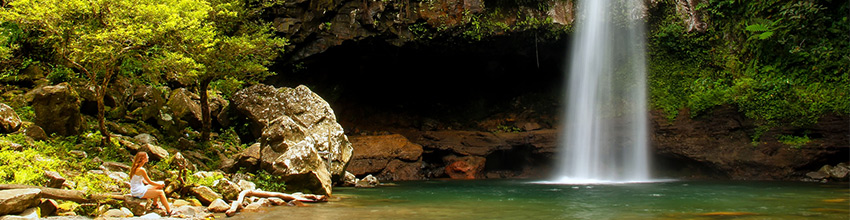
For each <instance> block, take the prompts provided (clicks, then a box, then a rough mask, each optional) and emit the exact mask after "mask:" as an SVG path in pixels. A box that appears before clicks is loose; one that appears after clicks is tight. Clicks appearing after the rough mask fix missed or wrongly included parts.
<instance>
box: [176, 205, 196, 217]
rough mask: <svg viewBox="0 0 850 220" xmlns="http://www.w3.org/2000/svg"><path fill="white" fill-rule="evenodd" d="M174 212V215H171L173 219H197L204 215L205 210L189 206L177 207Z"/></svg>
mask: <svg viewBox="0 0 850 220" xmlns="http://www.w3.org/2000/svg"><path fill="white" fill-rule="evenodd" d="M172 212H174V214H173V215H171V216H172V217H177V218H192V217H195V216H197V215H200V214H202V213H203V212H204V208H202V207H195V206H188V205H187V206H180V207H176V208H174V209H173V210H172Z"/></svg>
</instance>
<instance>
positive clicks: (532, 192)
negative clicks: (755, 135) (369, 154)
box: [233, 180, 850, 219]
mask: <svg viewBox="0 0 850 220" xmlns="http://www.w3.org/2000/svg"><path fill="white" fill-rule="evenodd" d="M848 200H850V186H848V185H847V184H821V183H801V182H688V181H675V182H658V183H633V184H614V185H546V184H534V183H531V182H530V181H523V180H474V181H448V180H446V181H441V180H436V181H433V180H432V181H414V182H399V183H396V184H395V185H392V186H381V187H378V188H372V189H364V188H335V189H334V199H332V200H331V201H330V202H328V203H320V204H311V206H310V207H272V208H267V209H266V210H265V211H263V212H260V213H240V214H239V215H237V216H235V217H234V218H233V219H283V218H286V219H350V218H354V219H367V218H368V219H850V202H848Z"/></svg>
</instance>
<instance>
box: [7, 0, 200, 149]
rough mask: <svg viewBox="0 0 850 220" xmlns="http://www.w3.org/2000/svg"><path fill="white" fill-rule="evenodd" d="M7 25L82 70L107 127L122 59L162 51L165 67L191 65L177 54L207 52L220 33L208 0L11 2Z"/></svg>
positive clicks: (106, 140)
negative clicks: (109, 98)
mask: <svg viewBox="0 0 850 220" xmlns="http://www.w3.org/2000/svg"><path fill="white" fill-rule="evenodd" d="M4 3H6V5H5V7H4V8H2V11H0V18H2V20H3V21H8V22H13V23H15V24H17V25H18V26H19V27H20V28H22V29H24V30H26V31H31V32H37V33H39V35H37V36H38V41H39V42H40V43H41V44H43V45H44V46H48V47H50V48H53V50H55V52H56V54H57V55H58V56H59V58H60V59H63V60H65V61H66V62H65V63H66V65H68V66H70V67H72V68H74V69H76V70H77V71H79V72H82V73H83V74H84V75H85V76H86V77H87V85H88V86H90V87H93V88H94V90H95V94H96V99H97V100H96V101H97V111H98V116H97V118H98V121H99V123H98V126H99V129H100V131H101V134H103V137H104V138H103V144H106V143H109V136H110V135H109V132H108V130H107V128H106V126H105V123H104V120H105V119H104V103H103V99H104V94H105V91H106V89H107V88H108V87H109V83H110V81H111V80H112V77H113V76H115V74H116V73H118V72H119V71H120V67H121V65H120V64H121V63H122V60H125V59H131V58H138V57H144V56H149V53H162V54H166V55H165V56H160V57H161V58H160V59H159V61H160V63H162V64H166V65H176V64H183V63H186V62H185V59H183V57H181V56H175V54H177V53H173V52H171V51H173V50H188V49H192V48H207V47H208V46H209V45H211V44H212V43H213V42H211V39H212V36H213V35H214V29H213V27H212V26H211V25H208V24H207V23H206V22H207V16H208V15H209V12H210V11H211V10H212V8H211V7H210V6H209V4H208V3H207V2H205V1H202V0H41V1H32V0H9V1H5V2H4Z"/></svg>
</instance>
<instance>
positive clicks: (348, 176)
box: [340, 171, 357, 187]
mask: <svg viewBox="0 0 850 220" xmlns="http://www.w3.org/2000/svg"><path fill="white" fill-rule="evenodd" d="M355 184H357V177H355V176H354V174H352V173H350V172H348V171H345V176H344V177H342V181H340V186H347V187H352V186H354V185H355Z"/></svg>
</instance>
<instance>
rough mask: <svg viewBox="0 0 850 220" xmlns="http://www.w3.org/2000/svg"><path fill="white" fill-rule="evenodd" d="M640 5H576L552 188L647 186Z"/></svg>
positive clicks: (602, 0)
mask: <svg viewBox="0 0 850 220" xmlns="http://www.w3.org/2000/svg"><path fill="white" fill-rule="evenodd" d="M642 2H643V1H640V0H595V1H581V2H578V4H579V5H578V10H579V12H578V17H577V21H576V32H575V34H576V36H575V39H574V40H573V43H572V47H571V56H570V58H569V59H570V60H569V63H570V65H569V67H568V71H567V73H568V74H569V75H568V77H567V79H568V80H567V82H566V83H565V86H566V88H567V91H566V92H567V95H566V99H567V100H566V101H567V102H566V103H567V105H566V107H565V110H564V118H565V120H564V121H563V124H562V126H561V127H562V133H561V138H560V142H559V145H560V149H561V153H560V155H559V156H560V157H559V158H560V159H559V160H560V164H558V165H557V166H558V170H557V173H556V174H555V176H554V177H553V179H552V180H551V181H547V182H544V183H552V184H606V183H630V182H650V181H653V180H651V179H650V173H649V165H648V164H649V158H648V157H649V155H648V149H647V148H648V147H647V145H648V131H647V130H648V125H647V120H648V113H647V104H646V103H647V99H646V93H647V89H646V64H645V63H646V58H645V53H646V50H645V48H644V44H645V42H644V41H645V34H644V32H645V30H644V29H645V24H644V23H643V21H642V18H643V15H642V13H644V12H643V11H644V10H643V3H642Z"/></svg>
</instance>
